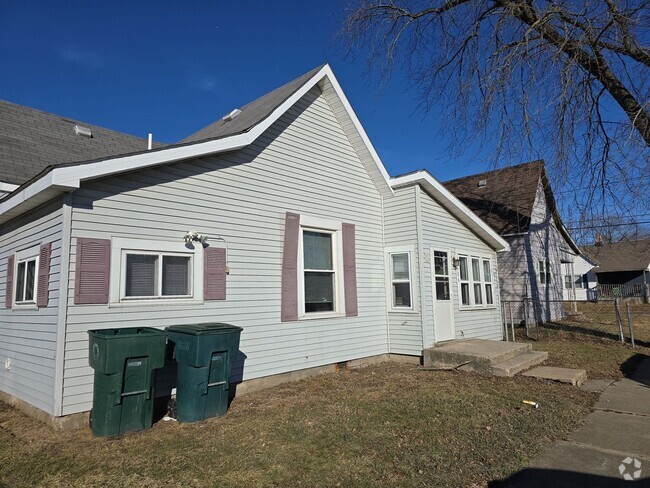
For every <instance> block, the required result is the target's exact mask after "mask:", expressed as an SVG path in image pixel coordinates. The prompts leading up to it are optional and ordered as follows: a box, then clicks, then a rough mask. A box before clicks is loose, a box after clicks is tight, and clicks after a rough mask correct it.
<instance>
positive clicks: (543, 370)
mask: <svg viewBox="0 0 650 488" xmlns="http://www.w3.org/2000/svg"><path fill="white" fill-rule="evenodd" d="M523 376H530V377H531V378H539V379H541V380H551V381H559V382H560V383H569V384H571V385H574V386H580V385H581V384H582V383H584V381H585V380H586V379H587V372H586V371H585V370H584V369H571V368H556V367H554V366H540V367H539V368H534V369H531V370H530V371H528V372H526V373H524V374H523Z"/></svg>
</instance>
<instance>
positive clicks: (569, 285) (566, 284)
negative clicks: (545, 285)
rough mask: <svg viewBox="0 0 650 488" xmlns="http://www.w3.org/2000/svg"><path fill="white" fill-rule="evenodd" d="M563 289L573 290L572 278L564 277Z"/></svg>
mask: <svg viewBox="0 0 650 488" xmlns="http://www.w3.org/2000/svg"><path fill="white" fill-rule="evenodd" d="M564 288H566V289H567V290H571V289H572V288H573V276H571V275H564Z"/></svg>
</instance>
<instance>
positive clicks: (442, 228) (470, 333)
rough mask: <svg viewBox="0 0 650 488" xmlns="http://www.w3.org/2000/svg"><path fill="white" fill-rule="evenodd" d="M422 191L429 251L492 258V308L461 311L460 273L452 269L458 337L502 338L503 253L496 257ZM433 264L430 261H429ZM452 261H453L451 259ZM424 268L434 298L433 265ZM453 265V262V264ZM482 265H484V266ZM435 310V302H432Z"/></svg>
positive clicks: (469, 269) (423, 223)
mask: <svg viewBox="0 0 650 488" xmlns="http://www.w3.org/2000/svg"><path fill="white" fill-rule="evenodd" d="M420 191H421V198H420V201H421V205H422V234H423V245H424V248H425V249H427V250H440V249H442V250H444V249H449V250H450V251H451V254H450V258H452V259H453V258H455V257H458V256H459V255H460V254H463V253H464V254H465V255H467V256H470V257H471V256H472V255H474V256H476V257H479V258H481V259H483V258H486V257H489V259H490V266H491V270H490V271H491V273H492V274H491V278H492V281H493V283H494V284H493V287H494V288H493V290H492V291H493V298H494V304H493V305H492V306H484V307H482V308H472V309H469V310H461V309H460V308H461V300H460V292H459V288H460V287H459V281H458V278H459V274H458V272H457V271H456V270H454V269H453V267H452V273H451V276H450V277H451V280H452V283H451V285H450V289H451V291H452V297H451V298H452V301H453V308H454V326H455V329H456V338H458V339H462V338H465V339H467V338H470V337H472V338H474V337H475V338H480V339H497V340H498V339H500V338H501V310H500V300H499V291H498V289H499V288H498V283H497V282H496V281H497V280H496V279H495V277H496V276H497V273H498V271H497V256H498V258H499V259H500V258H501V253H499V254H497V253H496V252H494V250H493V249H492V248H491V247H490V246H489V245H488V244H486V243H485V242H484V241H483V240H481V239H480V238H479V237H478V236H476V234H474V233H473V232H472V231H471V230H469V229H468V228H467V227H465V225H463V224H462V223H461V222H459V221H458V220H457V219H456V218H455V217H454V216H453V215H451V214H450V213H449V212H448V211H447V210H446V209H445V208H444V207H442V206H441V205H440V204H439V203H438V202H436V201H435V199H433V198H432V197H431V196H430V195H429V194H428V193H426V192H425V191H424V190H422V189H420ZM427 261H430V260H427ZM450 261H451V259H450ZM427 264H428V265H427V267H426V268H425V270H426V273H427V276H426V277H425V283H426V284H427V290H425V296H428V297H432V296H433V293H434V292H433V290H430V289H429V287H430V286H431V284H432V280H431V272H432V270H431V266H430V264H429V263H427ZM450 264H451V262H450ZM481 266H483V265H482V264H481ZM471 268H472V266H471V262H469V263H468V273H470V274H471V273H472V269H471ZM482 295H483V301H485V289H484V288H483V291H482ZM429 303H430V305H427V306H431V307H432V301H431V300H430V301H429ZM430 316H431V317H433V307H432V310H431V314H430Z"/></svg>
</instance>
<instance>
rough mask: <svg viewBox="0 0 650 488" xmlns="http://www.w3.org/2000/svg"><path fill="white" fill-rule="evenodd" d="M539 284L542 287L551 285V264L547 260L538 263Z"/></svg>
mask: <svg viewBox="0 0 650 488" xmlns="http://www.w3.org/2000/svg"><path fill="white" fill-rule="evenodd" d="M539 282H540V283H541V284H542V285H550V284H551V262H550V261H549V260H548V259H547V260H544V261H540V262H539Z"/></svg>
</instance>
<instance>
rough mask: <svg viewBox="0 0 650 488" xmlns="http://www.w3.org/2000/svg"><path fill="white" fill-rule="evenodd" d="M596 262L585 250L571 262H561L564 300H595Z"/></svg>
mask: <svg viewBox="0 0 650 488" xmlns="http://www.w3.org/2000/svg"><path fill="white" fill-rule="evenodd" d="M597 266H598V264H597V263H596V262H595V261H594V260H592V259H590V258H589V257H588V256H587V255H586V254H585V252H584V251H583V253H582V254H581V255H580V256H576V257H575V259H574V261H573V262H572V263H562V276H563V277H564V290H563V295H564V300H578V301H586V300H595V299H596V285H597V284H598V280H597V278H596V271H597V270H598V268H597Z"/></svg>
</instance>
